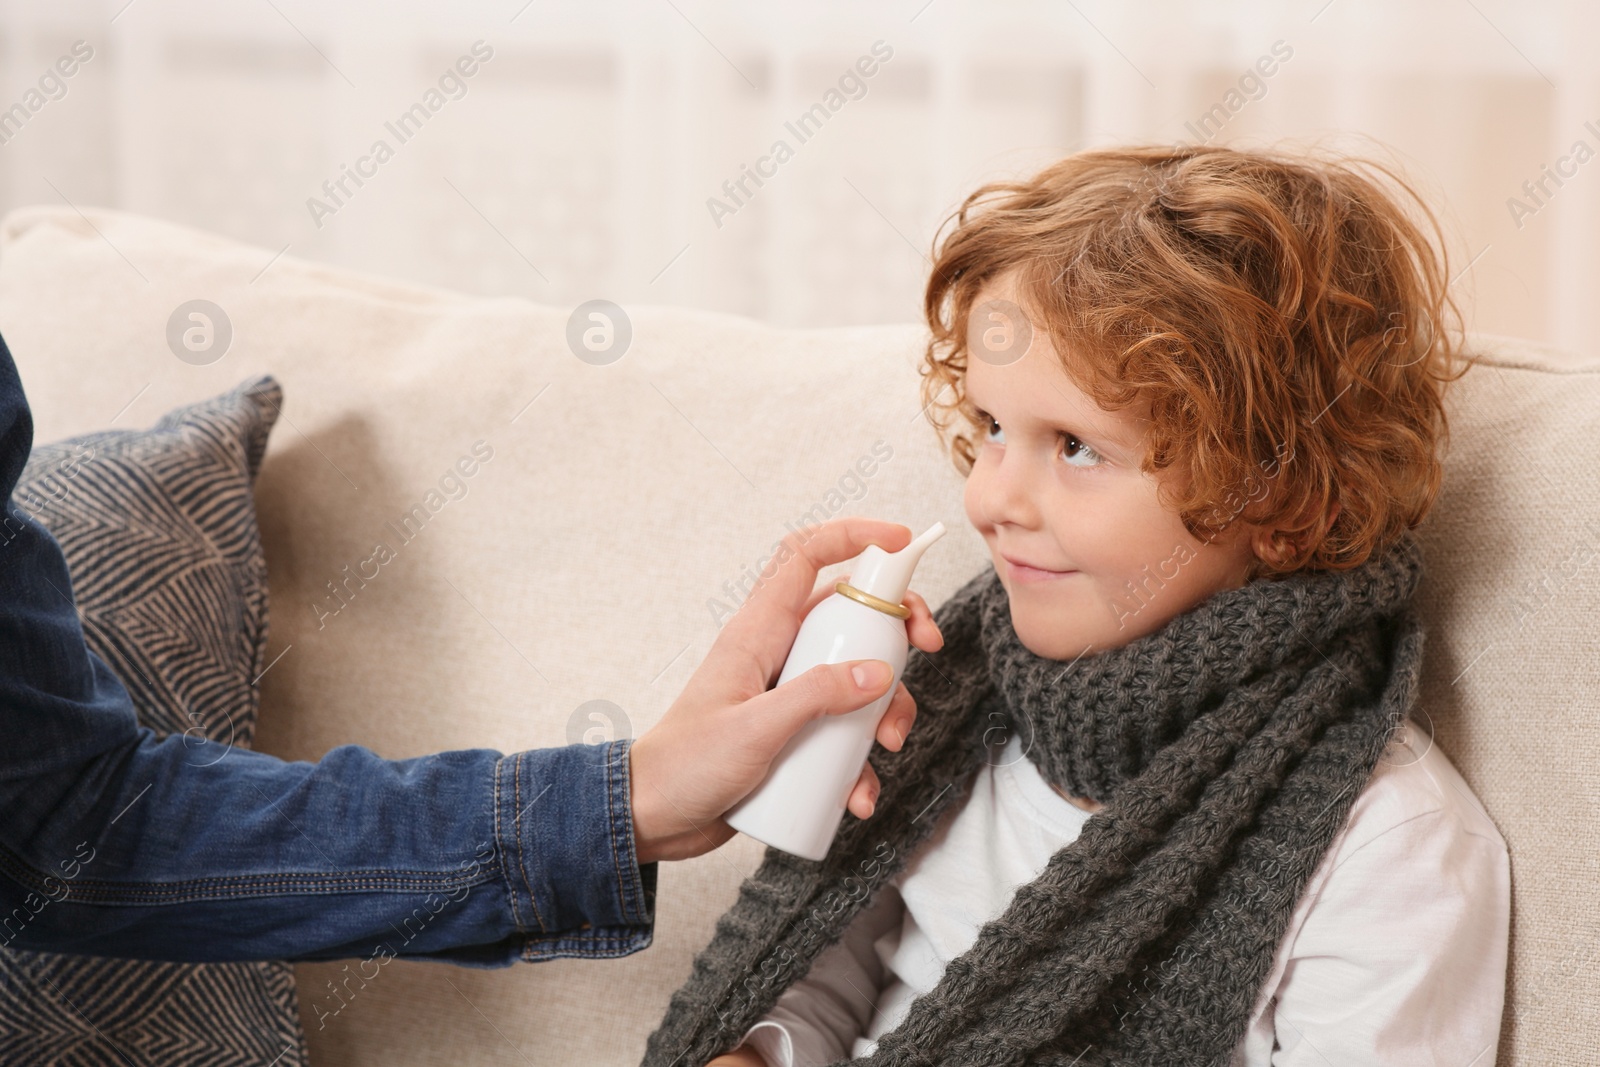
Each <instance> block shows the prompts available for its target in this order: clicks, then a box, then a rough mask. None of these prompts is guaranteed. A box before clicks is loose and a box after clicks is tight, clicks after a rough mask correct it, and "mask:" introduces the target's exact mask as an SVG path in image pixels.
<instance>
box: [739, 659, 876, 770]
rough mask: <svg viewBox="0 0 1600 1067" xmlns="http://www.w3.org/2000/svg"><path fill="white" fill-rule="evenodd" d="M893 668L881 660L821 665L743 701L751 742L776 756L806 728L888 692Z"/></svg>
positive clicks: (766, 755) (767, 756) (769, 755)
mask: <svg viewBox="0 0 1600 1067" xmlns="http://www.w3.org/2000/svg"><path fill="white" fill-rule="evenodd" d="M893 680H894V669H893V668H892V667H890V666H889V664H887V663H885V662H884V661H883V660H881V659H855V660H846V661H844V662H843V663H819V664H817V665H816V666H815V667H812V668H811V669H810V670H808V671H805V672H804V673H803V674H799V675H796V676H795V677H793V678H791V679H789V680H788V681H787V682H784V683H783V684H782V685H780V686H778V687H777V688H775V689H770V690H768V691H767V692H765V693H763V694H761V695H760V696H758V697H753V698H751V699H750V700H748V701H746V702H745V707H746V708H747V709H748V712H749V722H750V725H752V726H754V727H756V729H755V730H754V731H752V739H753V740H755V741H756V743H758V744H760V745H761V746H762V747H763V748H768V747H770V749H771V752H770V753H766V754H765V758H768V759H770V758H772V757H775V756H777V754H778V751H779V750H780V749H782V748H783V746H784V745H785V744H787V743H788V741H789V739H790V738H791V737H793V736H794V735H795V734H796V733H797V732H798V731H799V730H800V728H801V727H802V726H804V725H805V724H806V723H808V722H811V721H812V720H813V719H818V718H821V717H822V716H824V715H843V714H846V713H847V712H852V711H856V710H857V709H859V708H864V707H866V706H867V705H868V704H870V703H872V702H873V701H874V700H877V699H878V698H879V697H881V696H883V695H884V694H885V693H887V692H888V691H889V683H890V682H892V681H893Z"/></svg>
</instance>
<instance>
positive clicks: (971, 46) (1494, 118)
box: [0, 0, 1600, 354]
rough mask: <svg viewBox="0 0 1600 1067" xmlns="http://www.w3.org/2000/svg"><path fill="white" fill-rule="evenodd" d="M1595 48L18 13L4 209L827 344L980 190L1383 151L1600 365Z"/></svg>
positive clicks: (749, 21) (730, 21)
mask: <svg viewBox="0 0 1600 1067" xmlns="http://www.w3.org/2000/svg"><path fill="white" fill-rule="evenodd" d="M75 42H82V43H81V44H77V45H76V48H77V49H78V52H77V55H76V56H74V47H75ZM475 42H482V43H481V44H479V45H478V46H477V48H478V52H477V55H476V56H474V51H473V49H474V44H475ZM875 42H881V43H880V44H878V45H877V48H878V54H877V56H874V53H873V49H874V44H875ZM1597 49H1600V6H1597V5H1595V4H1594V3H1592V2H1589V3H1585V2H1580V0H1535V2H1526V0H1524V2H1512V0H1412V2H1407V3H1395V2H1392V0H1390V2H1384V0H1305V2H1293V3H1265V2H1258V3H1246V2H1213V3H1178V2H1175V0H1174V2H1161V0H1119V2H1113V0H1056V2H1028V0H992V2H986V3H982V4H979V3H975V2H960V0H866V2H862V0H854V2H849V3H844V2H805V3H800V2H794V3H786V4H735V3H726V2H724V3H716V2H710V0H617V2H613V3H603V2H594V0H588V2H557V0H494V2H479V0H455V2H452V3H450V4H448V5H446V4H421V3H405V2H391V3H377V2H373V0H345V2H341V3H329V2H327V0H323V2H320V3H314V2H311V0H227V2H218V0H212V2H206V3H202V2H194V0H131V2H129V0H106V2H97V0H50V2H49V3H40V2H37V0H34V2H29V3H22V2H12V3H8V4H6V5H5V6H3V7H0V109H10V110H9V111H0V209H10V208H12V207H15V206H18V205H22V204H29V203H37V202H53V203H68V204H73V205H76V206H79V207H82V206H85V205H105V206H112V207H116V208H122V209H126V210H129V211H135V212H141V213H146V214H150V215H156V216H160V217H163V218H167V219H171V220H174V221H177V222H181V223H185V224H188V225H192V226H195V227H199V228H203V229H206V230H211V231H215V232H218V233H222V234H226V235H228V236H231V237H236V238H241V239H244V240H247V241H251V242H255V243H258V244H259V245H261V246H262V248H263V256H262V267H263V270H267V269H270V264H271V262H272V260H273V257H274V256H276V255H278V254H282V253H287V254H291V255H295V256H302V257H307V258H310V259H315V260H322V261H326V262H329V263H336V264H343V265H348V266H352V267H357V268H360V269H364V270H368V271H374V272H379V273H382V274H385V275H390V276H397V277H401V278H405V279H410V280H415V281H420V282H426V283H431V284H435V285H439V286H445V287H449V288H452V289H459V290H466V291H469V292H475V293H482V294H495V295H499V294H515V295H520V296H525V297H527V298H529V299H532V300H536V301H540V302H544V303H551V304H557V305H574V304H576V303H578V302H581V301H583V300H587V299H591V298H594V297H599V296H603V297H607V298H610V299H613V300H616V301H618V302H621V303H624V304H627V303H630V302H634V303H645V302H648V303H675V304H687V305H693V306H697V307H703V308H710V309H715V310H721V311H727V312H733V313H737V314H741V315H748V316H753V317H755V318H759V319H764V320H767V321H770V322H773V323H776V324H781V325H794V326H830V325H847V324H861V323H879V322H893V321H908V320H915V319H917V318H918V317H919V314H920V293H921V287H922V284H923V281H924V279H925V272H926V266H927V264H926V260H925V257H926V255H927V252H928V250H929V245H930V242H931V240H932V238H933V235H934V232H935V230H936V229H937V227H938V226H939V224H940V222H941V220H943V219H944V218H945V216H946V215H947V214H948V213H949V212H950V211H951V210H952V209H953V208H954V207H955V206H956V205H957V204H958V203H959V201H960V199H961V197H962V196H963V195H964V194H965V193H967V192H969V191H970V190H971V189H972V188H973V187H975V186H976V185H977V184H978V183H980V182H982V181H984V180H986V179H989V178H993V177H999V176H1005V175H1012V174H1018V173H1023V172H1026V171H1028V170H1030V169H1031V168H1034V167H1036V166H1038V165H1039V164H1042V163H1044V162H1046V161H1048V160H1051V159H1053V158H1055V157H1057V156H1059V155H1061V154H1064V153H1067V152H1070V151H1072V150H1074V149H1078V148H1082V147H1086V146H1093V145H1102V144H1108V143H1116V142H1124V141H1135V140H1137V141H1155V142H1165V143H1171V142H1175V141H1179V140H1184V141H1195V140H1200V139H1211V140H1216V141H1221V142H1227V143H1241V144H1261V143H1264V142H1271V141H1276V140H1279V139H1283V138H1295V139H1300V140H1311V141H1316V142H1319V143H1324V144H1333V145H1342V144H1345V143H1347V142H1350V141H1351V138H1352V135H1362V136H1365V137H1370V138H1376V139H1377V140H1378V141H1379V142H1381V145H1380V146H1373V145H1372V144H1369V143H1364V142H1356V143H1355V147H1356V148H1357V149H1359V150H1363V151H1367V152H1372V151H1374V150H1377V149H1378V148H1381V146H1388V149H1387V150H1392V152H1393V156H1392V158H1393V159H1395V160H1396V161H1398V162H1399V163H1400V164H1401V165H1402V166H1403V167H1405V168H1406V170H1407V171H1408V172H1409V173H1410V174H1411V175H1412V176H1413V177H1414V178H1416V179H1417V181H1418V182H1419V183H1420V185H1421V186H1422V188H1423V189H1424V190H1425V191H1426V193H1427V194H1428V195H1429V196H1430V197H1431V198H1432V199H1433V201H1434V202H1435V204H1436V205H1437V206H1438V207H1439V209H1440V210H1441V213H1442V215H1443V219H1444V221H1445V223H1446V226H1447V227H1448V229H1449V232H1450V240H1451V253H1452V255H1453V257H1454V259H1453V266H1452V274H1455V275H1458V276H1459V278H1458V281H1457V283H1456V284H1457V289H1458V291H1459V293H1460V295H1463V296H1465V297H1467V298H1468V299H1469V301H1470V302H1471V303H1472V305H1473V306H1474V309H1475V310H1474V314H1473V320H1472V322H1473V325H1475V326H1476V327H1477V328H1479V329H1484V330H1489V331H1494V332H1499V333H1510V334H1517V335H1521V336H1526V337H1531V338H1535V339H1540V340H1545V341H1550V342H1555V343H1559V344H1561V345H1564V346H1567V347H1570V348H1573V349H1577V350H1579V351H1583V352H1587V353H1589V354H1595V353H1596V352H1597V351H1600V345H1597V343H1596V342H1595V340H1594V338H1593V334H1592V333H1591V331H1590V330H1589V329H1588V323H1587V321H1586V319H1587V315H1588V313H1589V312H1590V310H1591V308H1592V307H1593V306H1594V304H1595V302H1596V301H1595V298H1596V296H1597V295H1600V250H1597V248H1596V237H1597V235H1600V159H1593V160H1591V159H1590V158H1589V157H1590V156H1592V155H1595V154H1597V153H1600V58H1597V55H1600V51H1597ZM485 51H488V52H492V55H490V56H489V57H488V58H486V59H482V60H481V61H477V60H478V58H479V57H481V56H482V55H483V53H484V52H485ZM886 51H887V52H890V53H892V54H891V55H889V56H888V58H886V59H882V60H881V61H879V62H876V63H872V62H869V63H867V64H866V65H867V66H875V71H874V73H873V74H872V75H871V76H870V77H863V78H859V79H858V81H850V80H848V79H847V80H846V82H845V89H846V91H845V92H840V93H839V95H838V96H836V97H831V98H830V97H829V95H828V90H829V89H830V87H831V88H834V89H836V90H837V89H838V88H839V85H840V79H841V77H842V76H844V75H845V74H846V72H847V71H850V70H851V69H852V68H853V67H854V66H855V64H856V63H857V61H858V60H860V59H861V58H862V57H872V58H873V59H878V58H879V57H881V56H882V55H883V53H884V52H886ZM85 52H91V53H92V55H90V56H89V57H88V58H82V56H83V54H84V53H85ZM64 57H74V58H75V59H76V62H66V63H61V61H62V60H63V58H64ZM462 57H470V59H469V61H468V62H464V63H463V65H462V68H460V69H465V68H466V67H473V68H474V71H473V73H472V74H471V75H470V76H466V75H456V76H451V75H450V74H449V73H448V72H450V71H451V70H453V69H457V68H456V67H455V64H456V63H457V62H458V60H460V59H461V58H462ZM1263 57H1269V61H1263ZM58 64H60V65H58ZM67 67H72V68H73V73H72V74H71V76H52V74H51V72H52V71H59V70H62V69H65V68H67ZM1268 69H1270V71H1271V73H1270V74H1264V73H1262V72H1263V71H1266V70H1268ZM1252 72H1253V73H1252ZM430 89H433V90H435V94H436V95H433V96H429V95H428V91H429V90H430ZM830 103H832V104H836V105H837V106H836V107H835V108H829V106H828V105H829V104H830ZM430 104H433V105H437V106H434V107H430ZM819 104H820V105H822V107H823V110H824V112H825V113H826V116H827V117H826V121H823V120H822V119H820V118H818V119H816V120H814V123H813V124H812V125H810V126H796V125H795V124H796V123H797V121H798V119H799V118H800V116H802V115H803V114H805V113H807V111H808V110H810V109H812V108H813V106H814V105H819ZM35 105H37V106H35ZM413 105H421V107H422V112H421V113H420V114H421V117H417V115H418V113H417V112H415V111H412V114H413V116H414V117H413V120H412V122H411V123H410V124H409V125H405V124H402V125H399V126H395V125H394V124H395V123H396V122H397V120H398V119H400V117H401V116H403V115H405V114H406V113H407V112H408V110H411V109H412V108H413ZM19 107H20V109H21V110H20V111H19V110H18V108H19ZM813 114H816V113H815V112H813ZM786 124H789V125H786ZM391 127H392V128H391ZM791 127H793V128H792V129H791ZM797 133H799V134H808V135H809V136H806V137H805V138H804V140H802V139H801V137H799V136H797V135H796V134H797ZM401 135H408V136H404V137H403V139H402V136H401ZM779 140H783V141H785V142H786V143H787V144H788V146H789V147H790V148H791V149H792V156H786V157H785V158H783V159H782V161H781V162H780V161H778V160H777V159H776V158H775V157H773V156H771V154H770V153H771V151H772V149H773V148H774V144H775V142H777V141H779ZM379 141H383V142H384V143H385V144H386V145H387V146H388V148H389V150H390V151H389V154H388V155H385V156H384V157H383V158H382V159H381V161H380V160H379V159H378V158H376V156H375V155H374V149H375V148H376V146H377V143H378V142H379ZM764 157H765V161H763V159H764ZM745 168H752V169H756V168H759V169H760V170H762V171H764V172H765V173H766V174H767V175H768V176H767V177H765V178H764V179H763V180H762V182H761V184H759V185H757V184H756V183H755V182H754V181H753V179H750V178H749V177H747V176H746V173H747V172H746V169H745ZM351 170H354V171H357V172H358V175H357V176H358V177H359V176H360V174H361V173H364V174H365V175H366V176H365V177H364V178H362V179H361V182H360V184H357V183H356V181H355V179H354V178H350V177H348V176H347V175H348V172H349V171H351ZM741 177H744V178H745V181H744V189H743V191H742V192H741V191H740V190H739V186H738V184H737V182H738V180H739V179H740V178H741ZM341 178H343V179H344V180H343V183H342V190H341V187H340V179H341ZM724 182H727V183H729V185H728V188H729V189H732V190H733V193H729V192H728V191H727V190H725V188H724ZM324 183H328V185H327V186H326V187H325V185H324ZM330 189H331V190H332V191H331V192H329V191H328V190H330ZM712 198H718V199H720V201H721V204H722V207H721V208H716V207H715V206H714V205H712V204H709V203H708V201H711V200H712ZM314 201H316V202H320V203H321V205H322V207H321V208H318V207H317V206H316V203H315V202H314ZM1519 204H1520V205H1521V206H1520V207H1519V206H1517V205H1519Z"/></svg>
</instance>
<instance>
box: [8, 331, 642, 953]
mask: <svg viewBox="0 0 1600 1067" xmlns="http://www.w3.org/2000/svg"><path fill="white" fill-rule="evenodd" d="M32 445H33V420H32V416H31V414H30V413H29V411H28V405H27V400H26V398H25V397H24V395H23V392H22V383H21V381H20V380H19V378H18V376H17V370H16V366H15V364H14V363H13V362H12V359H11V354H10V352H9V351H8V350H7V349H6V347H5V343H4V341H0V490H3V492H4V499H5V510H4V518H3V523H0V527H3V528H0V943H3V944H6V945H9V946H11V947H14V948H27V949H37V950H48V951H53V952H77V953H88V954H93V955H108V956H127V957H134V958H141V959H161V960H190V961H223V960H246V959H306V960H313V959H335V958H343V957H364V958H374V957H376V958H379V959H380V960H386V959H387V958H389V957H394V956H399V957H423V958H430V959H441V960H449V961H451V962H454V963H460V964H467V965H473V966H483V967H496V966H506V965H509V964H510V963H512V962H514V961H516V960H519V959H522V960H545V959H554V958H556V957H560V956H585V957H609V956H624V955H627V954H629V953H632V952H637V951H638V950H639V949H642V948H645V947H646V946H648V945H649V944H650V941H651V938H652V935H653V932H654V923H655V885H656V865H655V864H654V863H650V864H646V865H645V866H643V867H641V866H640V865H639V863H638V859H637V855H636V853H635V850H634V837H633V817H632V808H631V804H630V801H629V788H630V780H629V769H628V749H629V745H630V742H629V741H626V740H622V741H613V742H610V743H609V744H605V745H593V746H589V745H570V746H567V747H565V748H554V749H544V750H539V751H530V752H519V753H516V754H514V755H502V754H501V753H499V752H496V751H492V750H490V749H467V750H463V751H457V752H442V753H439V754H437V755H433V756H423V757H419V758H417V759H405V760H386V759H381V758H379V757H378V756H377V755H375V754H374V753H372V752H371V751H369V750H367V749H365V748H362V747H360V746H358V745H343V746H340V747H339V748H335V749H334V750H332V751H331V752H329V753H328V754H327V755H325V756H324V757H323V758H322V759H321V760H320V761H318V762H316V763H306V762H298V761H297V762H292V763H291V762H285V761H283V760H280V759H277V758H275V757H273V756H269V755H266V754H264V753H259V752H250V751H246V750H243V749H236V750H233V751H230V752H228V753H227V755H226V757H225V758H223V759H220V760H218V761H216V762H215V763H213V764H212V765H210V766H196V764H195V762H194V760H193V759H192V758H191V755H192V749H191V748H189V747H188V746H186V745H185V744H184V739H183V738H182V737H181V736H176V735H174V736H169V737H165V738H158V737H157V736H155V735H154V734H153V733H152V732H151V731H150V730H149V729H147V728H145V727H141V726H140V725H139V724H138V722H137V721H136V718H135V715H134V709H133V705H132V703H131V701H130V700H129V697H128V693H127V691H126V690H125V689H124V688H123V686H122V683H121V682H120V681H118V679H117V677H116V676H115V675H114V674H112V672H111V670H110V668H108V667H107V666H106V664H105V663H104V662H103V661H102V660H100V659H99V658H98V657H96V656H95V655H93V654H92V653H91V652H90V651H89V650H88V648H87V647H86V646H85V644H84V640H83V631H82V629H81V627H80V625H79V621H78V616H77V613H76V610H75V608H74V607H73V605H72V604H71V603H70V602H69V600H68V598H69V597H70V596H71V588H72V587H71V583H70V579H69V577H68V574H67V567H66V562H65V560H64V559H63V557H62V554H61V549H60V547H59V546H58V545H57V544H56V542H55V540H54V539H53V538H52V537H51V536H50V534H49V533H48V532H47V531H46V530H44V529H43V528H42V527H40V526H39V525H38V524H36V523H34V522H33V521H32V520H31V519H29V518H28V516H27V515H26V513H24V512H23V511H22V510H20V509H19V508H17V507H15V506H14V504H13V502H12V499H11V497H12V493H13V491H14V490H15V488H16V482H17V478H18V476H19V475H20V474H21V471H22V467H23V464H24V463H25V462H26V460H27V457H28V452H29V450H30V449H31V448H32Z"/></svg>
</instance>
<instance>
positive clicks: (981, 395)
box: [964, 277, 1252, 660]
mask: <svg viewBox="0 0 1600 1067" xmlns="http://www.w3.org/2000/svg"><path fill="white" fill-rule="evenodd" d="M996 298H999V299H1004V300H1009V301H1011V303H1012V305H1013V306H1020V305H1021V304H1022V300H1021V299H1020V298H1019V296H1018V294H1017V293H1016V291H1015V290H1014V288H1013V287H1012V284H1011V280H1010V279H1009V277H1008V278H1005V279H1001V280H998V281H996V282H992V283H990V285H989V286H987V287H985V289H984V291H983V292H982V293H981V294H980V295H979V297H978V300H977V301H976V303H975V305H974V307H975V309H977V308H982V306H983V304H984V303H985V302H986V301H988V300H992V299H996ZM975 314H976V311H975ZM982 357H983V353H982V352H980V351H978V350H976V349H974V350H972V351H971V352H970V353H969V358H968V360H967V378H966V388H967V395H968V398H969V400H970V403H971V404H972V406H973V407H975V408H977V409H979V412H980V414H979V415H978V418H979V419H980V420H981V419H983V418H984V416H988V418H989V419H991V420H992V422H989V423H983V424H981V425H980V426H979V427H978V429H977V431H976V434H975V439H974V447H975V451H976V454H977V457H976V462H975V463H974V466H973V469H972V473H971V474H970V475H969V476H968V478H967V485H966V493H965V501H964V502H965V505H966V511H967V518H968V519H969V520H970V521H971V522H972V525H973V526H974V527H975V528H976V529H977V531H978V532H979V533H980V534H982V535H983V539H984V540H985V541H986V542H987V543H988V545H989V551H990V553H991V555H992V556H993V559H994V566H995V569H996V570H997V571H998V572H999V574H1000V580H1001V583H1002V584H1003V585H1004V586H1005V589H1006V592H1007V593H1008V594H1009V596H1010V601H1011V622H1012V626H1013V627H1014V628H1015V629H1016V631H1017V636H1018V637H1020V638H1021V639H1022V643H1023V644H1024V645H1025V646H1027V648H1028V649H1029V650H1030V651H1032V652H1033V653H1034V654H1036V655H1039V656H1044V657H1046V658H1049V659H1059V660H1071V659H1074V658H1076V657H1077V656H1079V655H1080V654H1082V653H1084V652H1092V651H1095V650H1100V649H1107V648H1114V647H1116V646H1118V645H1123V644H1126V643H1127V642H1129V641H1131V640H1133V639H1134V638H1136V637H1140V636H1142V635H1144V634H1147V633H1150V632H1152V631H1154V630H1156V629H1158V628H1160V627H1161V625H1162V624H1163V623H1165V622H1166V621H1167V620H1169V619H1171V618H1172V617H1173V616H1175V615H1179V614H1182V613H1183V612H1185V611H1187V610H1189V609H1190V608H1192V607H1194V606H1195V605H1197V604H1199V603H1200V602H1201V601H1203V600H1205V599H1206V598H1207V597H1209V596H1210V595H1211V594H1212V593H1215V592H1218V591H1220V590H1222V589H1231V588H1236V587H1238V586H1241V585H1243V584H1244V582H1245V579H1246V574H1247V572H1248V566H1249V563H1250V561H1251V558H1252V549H1251V547H1250V543H1249V542H1250V538H1249V536H1248V534H1249V530H1248V528H1247V527H1245V526H1244V524H1242V523H1239V522H1235V523H1234V524H1233V525H1231V526H1229V527H1228V528H1227V529H1226V530H1225V531H1224V532H1223V534H1222V535H1221V536H1219V537H1218V538H1217V539H1216V540H1215V541H1213V542H1212V543H1211V544H1206V543H1204V542H1202V541H1200V540H1198V539H1196V538H1195V537H1193V536H1192V535H1190V533H1189V532H1188V530H1186V529H1185V528H1184V526H1183V523H1182V522H1181V521H1179V518H1178V515H1177V513H1176V512H1174V511H1168V510H1166V509H1165V508H1163V507H1162V506H1161V504H1160V503H1158V502H1157V499H1156V487H1157V482H1156V480H1155V479H1154V478H1153V477H1151V476H1149V475H1146V474H1144V473H1143V472H1141V471H1140V470H1139V461H1140V459H1141V458H1142V457H1143V454H1144V445H1143V439H1144V434H1145V429H1146V427H1147V426H1148V421H1147V420H1146V419H1144V418H1141V417H1140V416H1139V413H1138V412H1137V411H1136V410H1133V409H1128V410H1124V411H1120V412H1111V411H1106V410H1104V409H1102V408H1100V407H1099V406H1098V405H1096V404H1095V403H1094V401H1093V400H1092V399H1090V397H1089V396H1088V395H1087V394H1086V393H1084V392H1082V391H1081V390H1080V389H1078V387H1077V386H1076V385H1074V384H1073V382H1072V379H1071V378H1069V377H1068V376H1067V374H1066V372H1065V371H1064V370H1063V369H1062V368H1061V364H1060V362H1059V360H1058V357H1057V356H1056V353H1055V349H1054V348H1053V347H1052V345H1051V342H1050V339H1049V337H1048V336H1047V335H1046V334H1045V332H1044V331H1043V330H1041V329H1038V328H1035V329H1034V331H1033V339H1032V342H1031V345H1030V347H1029V348H1028V350H1027V352H1026V354H1024V355H1023V356H1022V357H1021V358H1020V359H1016V360H1015V361H1014V362H1010V363H1005V362H1004V358H1008V357H1000V358H996V357H991V358H990V359H988V360H986V359H984V358H982ZM996 424H997V425H996ZM1008 557H1009V560H1015V561H1017V562H1018V563H1022V564H1032V565H1033V566H1034V567H1036V568H1043V570H1035V569H1031V568H1028V567H1025V566H1024V567H1019V566H1016V565H1014V564H1013V563H1012V562H1010V561H1009V560H1008ZM1060 572H1067V573H1060Z"/></svg>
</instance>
